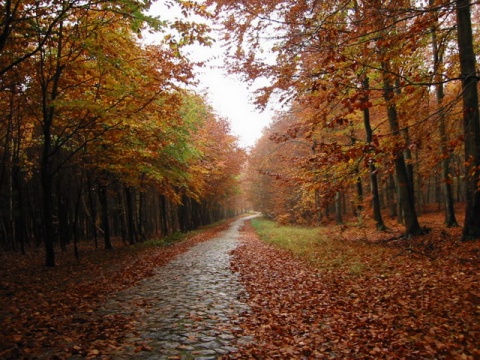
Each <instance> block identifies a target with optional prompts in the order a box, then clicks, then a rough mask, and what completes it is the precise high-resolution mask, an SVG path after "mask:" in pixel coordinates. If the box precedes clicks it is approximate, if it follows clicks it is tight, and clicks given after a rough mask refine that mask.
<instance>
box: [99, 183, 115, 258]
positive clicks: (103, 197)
mask: <svg viewBox="0 0 480 360" xmlns="http://www.w3.org/2000/svg"><path fill="white" fill-rule="evenodd" d="M98 198H99V200H100V207H101V212H102V227H103V238H104V242H105V249H106V250H109V249H111V248H112V241H111V239H110V219H109V216H108V188H107V186H106V185H101V186H100V187H99V189H98Z"/></svg>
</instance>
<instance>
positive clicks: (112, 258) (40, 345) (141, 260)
mask: <svg viewBox="0 0 480 360" xmlns="http://www.w3.org/2000/svg"><path fill="white" fill-rule="evenodd" d="M228 223H229V222H225V223H223V224H220V225H218V224H217V225H216V226H213V227H207V228H205V229H203V230H201V231H200V232H193V233H191V234H189V235H188V236H186V237H185V238H184V239H183V240H181V241H178V242H175V243H173V244H170V245H171V246H158V244H160V245H162V244H163V243H162V242H157V243H158V244H157V246H155V243H154V244H153V245H152V243H151V242H147V243H145V244H138V246H133V247H132V246H125V245H122V244H121V242H119V244H117V246H116V247H115V248H114V249H112V250H101V249H97V250H95V249H93V247H91V248H90V247H88V246H86V247H84V248H82V249H81V250H82V251H81V257H80V260H79V261H76V260H75V258H74V257H73V254H72V251H69V252H63V253H62V252H60V253H59V254H58V256H57V257H58V263H59V264H58V266H57V267H55V268H45V267H43V254H42V251H37V252H31V253H28V254H27V255H25V256H21V255H19V254H17V253H2V254H0V274H1V276H0V303H1V306H0V359H58V360H59V359H68V358H70V357H72V356H77V358H81V359H89V358H92V359H93V358H108V354H109V353H112V352H114V351H115V350H117V349H118V348H119V347H120V346H121V344H122V343H123V341H124V338H125V337H126V335H127V334H128V333H130V332H132V331H134V329H133V324H134V319H132V318H131V315H125V314H103V313H102V312H101V311H98V310H99V308H100V307H101V305H102V304H103V303H104V302H105V301H106V299H107V298H108V297H112V296H115V294H116V293H117V292H118V291H120V290H122V289H124V288H127V287H130V286H134V285H135V284H136V283H137V282H138V281H140V280H142V279H144V278H146V277H149V276H152V275H153V273H154V269H155V268H156V267H158V266H162V265H165V264H166V263H168V262H169V261H171V260H172V259H173V258H174V257H175V256H177V255H178V254H180V253H182V252H185V251H187V250H188V249H189V248H190V247H192V246H193V245H195V244H197V243H199V242H202V241H206V240H208V239H210V238H212V237H213V236H215V235H216V234H217V233H218V232H220V231H222V230H224V229H226V227H227V226H228ZM167 245H168V244H167ZM138 305H139V306H141V304H138ZM140 345H141V344H140Z"/></svg>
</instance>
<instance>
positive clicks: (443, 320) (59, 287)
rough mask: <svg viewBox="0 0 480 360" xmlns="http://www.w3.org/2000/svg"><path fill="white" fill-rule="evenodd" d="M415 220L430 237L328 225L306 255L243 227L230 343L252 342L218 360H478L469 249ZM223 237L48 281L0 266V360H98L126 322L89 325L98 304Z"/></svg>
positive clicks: (63, 260)
mask: <svg viewBox="0 0 480 360" xmlns="http://www.w3.org/2000/svg"><path fill="white" fill-rule="evenodd" d="M420 220H421V224H422V225H425V226H428V227H430V228H431V229H432V231H431V232H430V234H428V235H425V236H421V237H418V238H414V239H410V240H401V239H400V240H393V241H383V240H385V239H389V238H392V237H395V236H396V234H398V233H399V232H400V231H401V228H400V227H395V226H394V225H393V223H392V224H388V225H389V227H390V228H391V229H392V232H391V233H381V232H376V231H373V230H372V227H371V225H370V224H368V221H366V224H364V225H365V226H358V225H354V224H347V225H342V226H337V225H329V226H328V227H323V228H321V229H320V230H319V231H320V232H322V234H323V235H325V236H326V237H328V238H329V239H330V240H331V241H324V240H321V241H318V242H317V243H309V244H308V245H309V246H308V248H301V247H298V246H296V245H295V246H296V247H293V248H289V247H288V246H287V247H286V248H285V246H284V244H283V245H282V244H272V243H268V242H265V241H261V240H260V239H259V237H258V235H257V234H256V232H255V230H254V228H253V227H252V226H251V225H248V224H247V225H246V226H245V228H244V229H243V231H242V238H241V244H240V246H238V247H237V248H236V249H235V250H234V251H233V257H232V269H234V270H235V271H236V272H238V273H239V275H240V278H241V280H242V283H243V285H244V286H245V288H246V290H247V293H248V296H245V298H244V299H243V301H245V302H246V303H247V304H248V305H249V306H250V308H251V311H250V312H248V313H246V314H244V317H243V318H241V319H239V320H241V321H240V322H241V328H242V329H241V330H238V331H239V334H238V335H239V336H251V337H252V338H253V339H254V342H252V343H250V344H246V345H245V346H244V347H242V348H240V351H239V352H237V353H232V354H230V355H229V357H230V358H232V359H316V358H318V359H323V358H326V359H362V358H363V359H371V358H375V359H382V358H385V359H395V358H397V359H422V358H423V359H432V358H435V359H480V340H479V339H480V292H479V287H478V285H479V280H480V279H479V272H478V265H479V264H480V242H479V241H475V242H466V243H461V242H459V240H458V239H459V238H460V232H461V229H460V228H452V229H445V228H443V226H442V220H443V218H442V215H441V214H440V213H438V212H430V213H427V214H425V215H422V217H421V219H420ZM228 226H229V223H228V222H227V223H225V224H222V225H217V226H214V227H209V228H206V229H203V230H202V231H201V232H195V233H193V234H191V235H190V236H188V237H187V238H186V239H184V240H182V241H179V242H176V243H173V244H171V245H169V246H159V245H158V244H155V243H146V244H143V245H139V246H136V247H134V248H132V247H126V246H119V245H117V246H118V247H117V248H116V249H114V250H113V251H103V250H94V249H89V248H84V249H82V251H81V258H80V261H76V260H75V259H74V257H73V254H72V253H71V251H69V252H68V253H59V257H58V262H59V266H57V267H55V268H52V269H46V268H43V267H42V263H43V257H42V254H41V251H40V252H30V253H29V254H28V255H26V256H20V255H18V254H15V253H2V254H0V304H1V306H0V359H34V358H37V359H68V358H69V357H72V356H76V357H77V358H91V359H94V358H99V359H100V358H105V359H106V358H108V355H106V354H109V353H113V352H118V350H119V348H120V344H121V343H122V341H123V340H124V338H125V336H126V333H128V332H131V331H133V327H134V325H133V324H134V319H132V318H131V317H129V316H128V315H126V314H114V315H111V316H101V315H100V312H99V311H98V310H99V308H101V306H102V304H104V303H105V301H106V300H107V299H108V298H109V297H111V296H112V294H115V293H117V292H118V291H120V290H122V289H125V288H128V287H131V286H133V285H135V284H137V283H138V282H139V281H140V280H142V279H144V278H146V277H150V276H152V275H153V273H154V271H155V268H157V267H159V266H163V265H165V264H167V263H169V262H170V261H171V260H172V259H174V258H175V257H176V256H177V255H178V254H181V253H184V252H186V251H187V250H188V249H190V248H191V247H192V246H194V245H196V244H198V243H200V242H203V241H206V240H208V239H211V238H212V237H215V236H216V234H218V233H219V232H220V231H223V230H225V229H226V228H227V227H228ZM260 230H261V229H260ZM281 230H282V231H283V228H281ZM259 232H261V231H259ZM323 235H322V236H323ZM307 250H308V251H307ZM351 259H354V261H353V260H351ZM142 350H145V349H139V351H142Z"/></svg>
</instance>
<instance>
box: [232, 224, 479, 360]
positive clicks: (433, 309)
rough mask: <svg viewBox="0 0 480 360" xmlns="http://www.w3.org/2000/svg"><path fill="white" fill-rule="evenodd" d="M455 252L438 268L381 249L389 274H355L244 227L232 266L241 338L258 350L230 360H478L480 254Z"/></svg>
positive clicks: (450, 249) (439, 259) (464, 249)
mask: <svg viewBox="0 0 480 360" xmlns="http://www.w3.org/2000/svg"><path fill="white" fill-rule="evenodd" d="M452 243H453V240H451V241H449V244H450V246H445V251H444V253H443V254H441V255H442V256H440V255H439V254H437V256H436V260H432V259H430V258H428V257H426V256H421V255H419V254H418V253H415V252H406V253H402V254H401V255H400V256H398V254H399V248H398V247H394V246H393V245H384V246H386V247H387V250H388V249H389V250H390V251H389V253H390V256H387V257H385V259H384V261H385V263H386V264H387V267H386V268H385V269H386V270H385V271H384V272H378V271H376V270H374V269H370V268H368V267H367V269H368V270H366V271H364V272H363V273H361V274H360V275H359V274H352V273H349V272H347V271H345V270H344V269H343V270H342V269H341V268H339V269H330V270H323V271H318V270H315V269H314V268H312V267H310V266H309V265H307V264H306V263H305V262H303V261H302V260H300V259H298V258H297V259H295V258H294V257H293V256H292V255H291V253H290V252H287V251H284V250H279V249H278V248H276V247H274V246H272V245H269V244H265V243H263V242H262V241H261V240H259V238H258V236H257V235H256V234H255V232H254V229H253V228H252V227H251V225H250V224H248V225H247V227H246V232H245V235H244V237H243V244H242V246H240V247H238V248H237V249H236V250H235V251H234V253H233V265H232V266H233V268H234V269H235V271H238V272H239V274H240V276H241V278H242V281H243V283H244V284H245V286H246V289H247V292H248V294H249V296H248V297H247V299H246V301H247V302H248V303H249V305H250V306H251V308H252V312H251V313H250V314H247V315H246V320H245V323H244V331H245V332H246V333H247V334H250V335H253V336H254V337H255V339H256V342H255V343H254V344H250V345H247V346H244V347H243V348H242V349H241V350H240V352H238V353H236V354H234V355H232V356H231V358H234V359H252V358H256V359H323V358H337V359H361V358H363V359H367V358H369V359H371V358H375V359H386V358H388V359H422V358H423V359H427V358H429V359H431V358H436V359H454V358H455V359H478V358H479V357H480V350H479V349H480V340H479V339H480V293H479V292H478V283H479V282H478V280H479V276H478V263H479V260H480V245H479V244H478V242H472V243H466V244H462V245H461V246H453V245H452ZM460 252H461V253H460ZM364 255H365V259H368V258H369V254H368V253H366V254H364ZM366 261H368V260H366Z"/></svg>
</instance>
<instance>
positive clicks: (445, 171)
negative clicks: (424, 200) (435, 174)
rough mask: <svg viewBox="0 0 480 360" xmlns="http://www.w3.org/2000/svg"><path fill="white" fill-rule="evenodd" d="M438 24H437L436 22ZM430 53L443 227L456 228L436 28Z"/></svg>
mask: <svg viewBox="0 0 480 360" xmlns="http://www.w3.org/2000/svg"><path fill="white" fill-rule="evenodd" d="M430 5H431V6H433V5H434V0H430ZM437 23H438V22H437ZM432 53H433V69H434V76H435V78H434V82H435V93H436V97H437V107H438V111H439V112H440V113H439V118H438V120H439V126H438V131H439V134H440V151H441V152H442V153H441V156H442V177H443V185H442V188H443V192H444V196H445V199H444V201H445V225H446V226H447V227H456V226H458V223H457V219H456V217H455V210H454V201H453V190H452V183H451V179H450V154H449V153H448V149H447V142H448V136H447V131H446V127H445V112H444V111H443V109H442V106H443V99H444V97H445V93H444V87H443V83H442V76H441V73H440V71H441V66H442V65H443V55H442V53H441V50H440V49H439V47H438V39H437V31H436V28H435V27H433V28H432Z"/></svg>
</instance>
